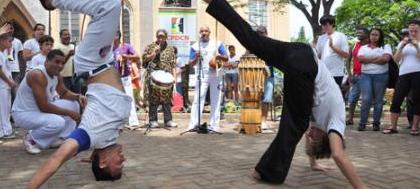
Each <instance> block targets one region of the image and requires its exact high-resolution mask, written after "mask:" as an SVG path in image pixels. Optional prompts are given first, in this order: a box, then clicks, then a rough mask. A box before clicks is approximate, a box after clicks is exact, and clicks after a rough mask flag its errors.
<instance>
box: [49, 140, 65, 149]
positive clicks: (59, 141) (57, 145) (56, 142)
mask: <svg viewBox="0 0 420 189" xmlns="http://www.w3.org/2000/svg"><path fill="white" fill-rule="evenodd" d="M63 143H64V139H62V138H59V139H57V140H56V141H54V142H53V143H52V144H50V148H58V147H60V146H61V145H62V144H63Z"/></svg>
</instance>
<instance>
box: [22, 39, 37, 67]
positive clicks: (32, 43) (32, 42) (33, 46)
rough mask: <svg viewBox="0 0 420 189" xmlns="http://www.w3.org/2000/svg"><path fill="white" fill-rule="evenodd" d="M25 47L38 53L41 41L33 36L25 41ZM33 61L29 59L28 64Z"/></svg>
mask: <svg viewBox="0 0 420 189" xmlns="http://www.w3.org/2000/svg"><path fill="white" fill-rule="evenodd" d="M23 49H27V50H30V51H31V53H37V52H39V51H40V50H41V49H40V47H39V43H38V41H37V40H36V39H35V38H31V39H28V40H26V41H25V43H23ZM30 63H31V61H30V60H28V61H27V62H26V65H29V64H30Z"/></svg>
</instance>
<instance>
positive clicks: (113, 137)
mask: <svg viewBox="0 0 420 189" xmlns="http://www.w3.org/2000/svg"><path fill="white" fill-rule="evenodd" d="M40 1H41V4H42V5H43V7H44V8H46V9H47V10H54V9H55V8H59V9H60V10H68V11H72V12H77V13H82V14H87V15H89V16H90V17H91V20H90V23H89V24H88V28H87V30H86V33H85V35H84V38H83V40H82V41H81V43H80V44H79V46H78V48H77V49H76V52H75V57H74V65H75V72H76V74H77V75H78V77H83V78H85V80H86V81H87V84H88V87H87V93H86V96H87V106H86V108H85V109H84V110H83V116H82V118H81V121H80V124H79V127H78V128H77V129H76V130H74V131H73V132H72V133H71V134H70V136H69V137H68V139H67V140H66V141H65V142H64V143H63V144H62V145H61V146H60V148H59V149H58V150H57V151H56V152H54V154H52V155H51V156H50V158H49V159H48V160H47V161H46V162H45V163H44V164H43V165H42V166H41V167H40V168H39V169H38V170H37V172H36V173H35V175H34V176H33V177H32V179H31V181H30V182H29V183H28V186H27V188H29V189H32V188H39V187H41V185H42V184H43V183H44V182H46V181H47V180H48V179H49V178H50V177H52V175H53V174H54V173H55V172H56V171H57V170H58V168H59V167H60V166H61V165H63V164H64V163H65V162H66V161H68V160H69V159H70V158H72V157H74V156H75V155H77V153H79V152H80V151H83V150H87V149H89V148H93V149H94V151H93V154H92V171H93V173H94V176H95V178H96V180H117V179H120V178H121V175H122V167H123V162H124V161H125V158H124V155H123V153H122V147H121V145H118V144H117V139H118V136H119V133H120V130H121V129H122V127H123V126H124V124H126V123H128V117H129V115H130V106H131V98H130V97H129V96H128V95H126V94H125V93H124V88H123V86H122V83H121V79H120V76H119V74H118V72H117V71H116V70H115V69H114V68H113V63H114V56H113V53H112V43H113V39H114V35H115V33H116V32H117V30H118V24H119V18H120V12H121V1H120V0H40ZM98 10H100V11H98Z"/></svg>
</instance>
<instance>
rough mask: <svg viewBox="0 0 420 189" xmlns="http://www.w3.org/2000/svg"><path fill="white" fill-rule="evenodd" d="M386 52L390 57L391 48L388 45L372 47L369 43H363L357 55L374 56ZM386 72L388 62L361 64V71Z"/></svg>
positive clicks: (367, 72) (371, 72)
mask: <svg viewBox="0 0 420 189" xmlns="http://www.w3.org/2000/svg"><path fill="white" fill-rule="evenodd" d="M384 54H388V55H390V56H391V57H392V49H391V46H389V45H384V46H383V47H375V48H372V47H370V45H363V46H362V47H361V48H360V50H359V53H358V54H357V56H363V57H366V58H374V57H378V56H382V55H384ZM386 72H388V63H385V64H373V63H366V64H362V73H366V74H382V73H386Z"/></svg>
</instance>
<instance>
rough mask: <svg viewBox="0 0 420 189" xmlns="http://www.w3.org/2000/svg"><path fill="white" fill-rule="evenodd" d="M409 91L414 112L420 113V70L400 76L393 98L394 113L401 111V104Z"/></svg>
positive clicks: (392, 107) (392, 109)
mask: <svg viewBox="0 0 420 189" xmlns="http://www.w3.org/2000/svg"><path fill="white" fill-rule="evenodd" d="M409 93H411V96H410V97H411V99H410V100H411V102H412V107H411V108H412V112H413V114H415V115H420V72H414V73H408V74H404V75H400V76H399V77H398V81H397V85H396V86H395V92H394V96H393V98H392V104H391V112H392V113H400V112H401V104H402V102H403V101H404V98H405V97H407V95H408V94H409Z"/></svg>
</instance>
